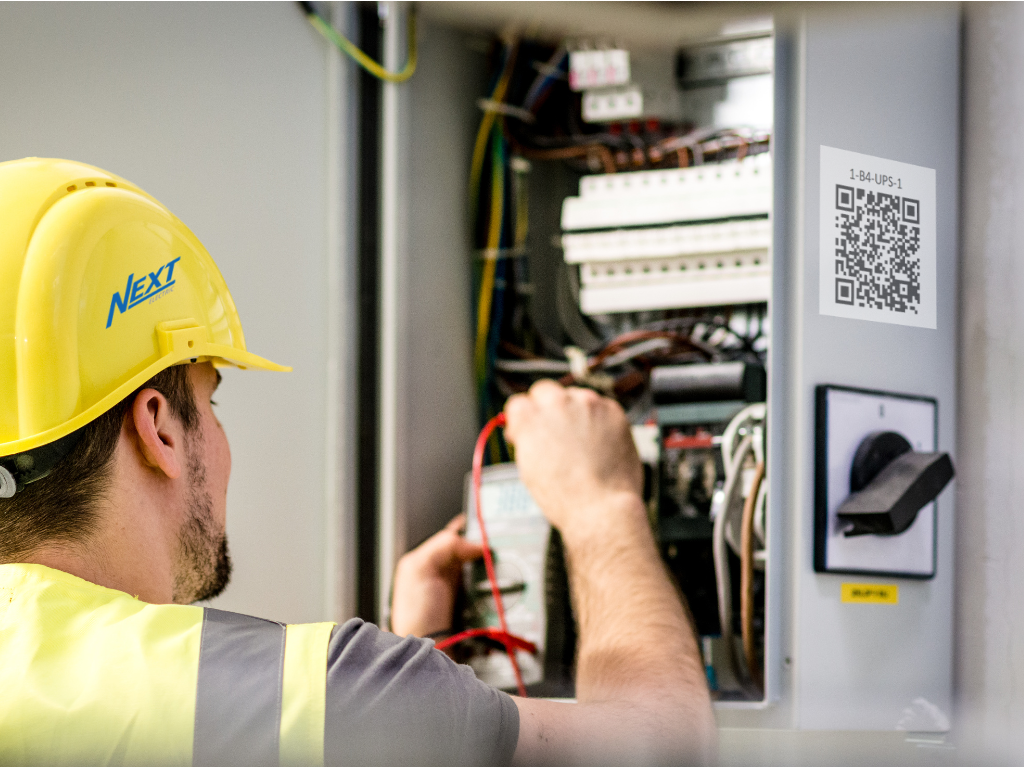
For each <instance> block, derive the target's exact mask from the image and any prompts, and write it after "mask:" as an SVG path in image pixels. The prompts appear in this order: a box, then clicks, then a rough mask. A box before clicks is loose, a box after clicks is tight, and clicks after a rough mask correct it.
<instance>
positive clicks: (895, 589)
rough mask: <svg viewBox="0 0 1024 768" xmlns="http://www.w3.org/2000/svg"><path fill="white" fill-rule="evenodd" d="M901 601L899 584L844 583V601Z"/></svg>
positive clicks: (895, 602) (890, 602) (893, 603)
mask: <svg viewBox="0 0 1024 768" xmlns="http://www.w3.org/2000/svg"><path fill="white" fill-rule="evenodd" d="M899 601H900V588H899V585H898V584H849V583H847V584H843V602H844V603H887V604H889V605H896V604H897V603H898V602H899Z"/></svg>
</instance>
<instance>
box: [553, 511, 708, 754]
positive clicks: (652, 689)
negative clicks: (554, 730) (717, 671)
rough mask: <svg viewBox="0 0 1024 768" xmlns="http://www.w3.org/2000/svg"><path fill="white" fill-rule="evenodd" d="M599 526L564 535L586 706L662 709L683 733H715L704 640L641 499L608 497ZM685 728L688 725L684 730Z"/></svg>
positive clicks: (580, 681)
mask: <svg viewBox="0 0 1024 768" xmlns="http://www.w3.org/2000/svg"><path fill="white" fill-rule="evenodd" d="M592 512H593V514H594V515H595V516H599V517H600V520H599V522H597V524H596V525H593V526H588V528H587V530H586V531H571V530H567V531H562V537H563V540H564V541H565V546H566V552H567V559H568V566H569V574H570V583H571V588H572V593H573V606H574V609H575V611H576V616H577V620H578V623H579V636H580V644H579V654H578V659H577V672H576V692H577V699H578V700H579V701H580V703H598V702H613V701H629V702H635V703H636V704H638V705H640V706H643V707H645V708H646V707H647V706H650V705H656V706H655V709H656V710H657V712H658V714H659V715H662V716H664V719H665V720H666V721H667V722H670V723H675V724H676V726H675V727H677V728H679V729H680V731H681V732H682V731H683V730H691V731H692V730H693V726H694V725H697V726H698V729H697V730H698V731H699V732H701V733H703V734H704V735H705V736H708V737H709V736H710V733H711V731H712V730H713V728H714V722H713V717H712V714H711V708H710V700H709V695H708V691H707V683H706V680H705V676H704V668H703V667H704V665H703V663H702V661H701V658H700V652H699V649H698V645H697V640H696V638H695V637H694V635H693V630H692V629H691V626H690V623H689V621H688V620H687V618H686V614H685V613H684V610H683V606H682V604H681V603H680V601H679V597H678V595H677V593H676V590H675V589H674V587H673V586H672V584H671V582H670V581H669V579H668V577H667V574H666V572H665V569H664V566H663V565H662V562H661V558H660V557H659V555H658V551H657V548H656V546H655V543H654V538H653V536H652V534H651V531H650V527H649V525H648V522H647V517H646V510H645V508H644V505H643V502H642V500H641V499H640V498H639V497H638V496H636V495H635V494H626V493H624V494H619V495H616V496H610V497H607V498H606V499H605V500H603V501H602V507H601V508H599V509H594V510H593V511H592ZM684 723H685V724H686V725H684Z"/></svg>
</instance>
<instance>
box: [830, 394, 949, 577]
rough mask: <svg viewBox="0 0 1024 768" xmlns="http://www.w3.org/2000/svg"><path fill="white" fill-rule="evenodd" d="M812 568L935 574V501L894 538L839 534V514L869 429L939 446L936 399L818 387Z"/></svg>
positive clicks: (921, 447)
mask: <svg viewBox="0 0 1024 768" xmlns="http://www.w3.org/2000/svg"><path fill="white" fill-rule="evenodd" d="M815 394H816V415H815V422H816V428H815V441H814V443H815V445H814V451H815V479H814V486H815V487H814V500H815V516H814V570H816V571H819V572H823V571H832V572H838V573H864V574H876V575H886V576H907V577H911V578H931V577H932V576H934V575H935V559H936V549H935V528H936V506H935V502H932V503H931V504H928V505H926V506H925V507H924V508H923V509H921V511H920V512H918V513H917V518H916V519H915V520H914V522H913V523H912V524H911V526H910V527H909V528H908V529H907V530H906V531H904V532H903V533H901V534H897V535H895V536H879V535H866V536H853V537H847V536H846V535H845V534H844V531H845V529H846V528H847V527H848V525H847V524H843V523H842V522H841V521H840V520H839V519H838V518H837V516H836V510H837V509H838V508H839V505H840V504H842V503H843V501H845V500H846V498H847V497H848V496H849V495H850V470H851V467H852V466H853V457H854V454H855V453H856V452H857V447H858V446H859V445H860V443H861V441H862V440H863V439H864V438H865V437H867V436H868V435H869V434H871V433H872V432H898V433H899V434H901V435H903V437H905V438H906V439H907V440H908V441H909V442H910V444H911V446H912V447H913V450H915V451H935V450H937V445H938V428H937V424H938V402H937V401H936V400H935V399H934V398H929V397H916V396H912V395H900V394H895V393H889V392H876V391H872V390H864V389H853V388H850V387H840V386H832V385H821V386H818V387H817V388H816V392H815Z"/></svg>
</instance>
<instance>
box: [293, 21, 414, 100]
mask: <svg viewBox="0 0 1024 768" xmlns="http://www.w3.org/2000/svg"><path fill="white" fill-rule="evenodd" d="M299 5H300V6H302V10H303V12H304V13H305V14H306V18H307V19H309V23H310V24H312V25H313V26H314V27H315V28H316V30H317V31H318V32H319V33H320V34H321V35H323V36H324V37H325V38H326V39H327V40H329V41H330V42H332V43H334V44H335V45H336V46H337V47H338V48H339V49H340V50H341V52H342V53H344V54H345V55H347V56H349V57H351V58H352V60H353V61H355V62H356V64H358V65H359V66H361V67H362V68H363V69H365V70H366V71H367V72H369V73H370V74H371V75H373V76H374V77H376V78H378V79H379V80H383V81H385V82H387V83H404V82H405V81H406V80H408V79H409V78H410V77H412V76H413V73H414V72H415V71H416V11H415V8H412V9H410V10H409V32H408V38H409V40H408V46H409V52H408V54H407V57H406V61H405V66H404V67H403V68H402V71H401V72H392V71H391V70H389V69H385V68H384V67H382V66H381V65H380V64H378V63H377V62H376V61H374V60H373V59H371V58H370V57H369V56H367V55H366V53H365V52H363V50H362V49H360V48H359V47H358V46H357V45H356V44H355V43H353V42H352V41H351V40H349V39H348V38H347V37H345V36H344V35H342V34H341V33H340V32H338V30H336V29H335V28H334V27H332V26H331V25H330V24H328V23H327V20H326V19H324V17H323V16H321V15H320V14H319V13H317V12H316V9H315V8H314V7H313V4H312V3H307V2H300V3H299Z"/></svg>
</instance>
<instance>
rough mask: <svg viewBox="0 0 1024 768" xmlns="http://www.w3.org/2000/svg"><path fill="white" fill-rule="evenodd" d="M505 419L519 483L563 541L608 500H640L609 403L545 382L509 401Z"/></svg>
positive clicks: (627, 438) (632, 452) (638, 477)
mask: <svg viewBox="0 0 1024 768" xmlns="http://www.w3.org/2000/svg"><path fill="white" fill-rule="evenodd" d="M505 415H506V418H507V419H508V426H507V427H506V429H505V436H506V437H507V438H508V440H509V441H510V442H512V443H513V444H514V445H515V447H516V464H518V465H519V474H520V477H521V478H522V480H523V483H524V484H525V485H526V487H527V488H529V489H530V493H531V494H532V495H533V497H534V499H535V500H536V502H537V504H538V505H539V506H540V508H541V509H542V510H544V513H545V514H546V515H547V516H548V518H549V519H550V520H551V522H552V523H553V524H554V525H555V527H557V528H558V529H559V530H561V531H562V533H563V534H565V533H568V532H572V531H574V530H578V529H579V528H580V526H587V525H588V524H590V520H588V518H590V517H591V516H592V515H593V514H595V511H596V510H600V509H603V508H604V507H605V506H606V504H607V501H608V500H609V498H610V497H616V496H623V495H626V496H630V497H635V498H639V497H640V495H641V494H642V492H643V470H642V468H641V466H640V458H639V456H637V452H636V446H635V445H634V443H633V440H632V436H631V435H630V431H629V422H628V421H627V420H626V415H625V413H623V411H622V408H621V407H620V406H619V404H618V403H616V402H615V401H614V400H610V399H609V398H607V397H601V396H600V395H598V394H597V393H596V392H593V391H591V390H589V389H579V388H570V389H565V388H563V387H561V386H559V385H558V384H556V383H555V382H553V381H546V380H545V381H538V382H537V383H536V384H534V385H533V386H532V387H531V388H530V392H529V394H526V395H515V396H514V397H511V398H509V401H508V403H507V404H506V405H505ZM595 522H596V521H595Z"/></svg>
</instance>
